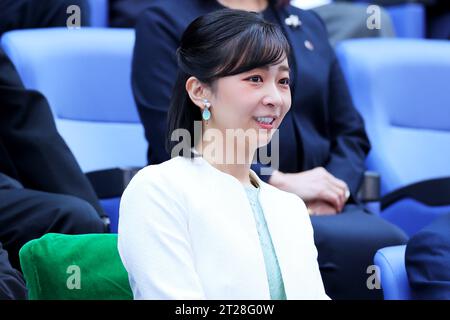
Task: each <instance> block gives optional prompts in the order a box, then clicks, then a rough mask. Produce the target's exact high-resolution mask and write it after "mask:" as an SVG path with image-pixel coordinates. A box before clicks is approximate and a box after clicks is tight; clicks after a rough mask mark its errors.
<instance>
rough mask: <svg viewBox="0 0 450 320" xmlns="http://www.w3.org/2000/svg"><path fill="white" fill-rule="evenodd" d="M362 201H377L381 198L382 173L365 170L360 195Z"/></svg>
mask: <svg viewBox="0 0 450 320" xmlns="http://www.w3.org/2000/svg"><path fill="white" fill-rule="evenodd" d="M357 197H358V199H359V201H361V202H375V201H379V200H380V174H379V173H378V172H374V171H365V172H364V177H363V181H362V183H361V187H360V188H359V191H358V195H357Z"/></svg>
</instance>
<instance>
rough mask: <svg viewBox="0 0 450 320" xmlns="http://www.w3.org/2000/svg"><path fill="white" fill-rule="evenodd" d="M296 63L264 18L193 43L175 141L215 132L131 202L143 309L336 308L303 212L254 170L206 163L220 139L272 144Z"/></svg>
mask: <svg viewBox="0 0 450 320" xmlns="http://www.w3.org/2000/svg"><path fill="white" fill-rule="evenodd" d="M288 56H289V44H288V42H287V40H286V38H285V37H284V35H283V33H282V32H281V30H280V29H279V28H278V27H277V26H276V25H274V24H271V23H269V22H266V21H264V20H263V19H262V18H261V17H260V16H259V15H257V14H255V13H250V12H246V11H239V10H231V9H224V10H220V11H216V12H213V13H210V14H207V15H204V16H201V17H199V18H197V19H196V20H194V21H193V22H192V23H191V24H190V25H189V26H188V28H187V29H186V31H185V32H184V34H183V37H182V40H181V45H180V47H179V48H178V50H177V57H178V65H179V67H180V70H179V73H178V78H177V82H176V85H175V88H174V91H173V96H172V101H171V107H170V112H169V133H171V132H173V131H175V130H179V129H183V130H187V131H188V132H189V133H190V134H192V135H193V134H194V127H195V122H200V124H201V125H202V126H203V127H205V130H204V134H203V135H200V136H199V138H198V140H197V141H195V139H194V141H193V140H192V139H187V141H185V142H182V143H184V144H185V145H186V146H187V148H188V151H189V152H187V153H185V154H182V156H176V157H173V158H172V159H171V160H168V161H166V162H163V163H161V164H158V165H150V166H148V167H146V168H145V169H143V170H141V171H140V172H139V173H138V174H137V175H136V176H135V177H134V178H133V180H132V181H131V182H130V184H129V185H128V187H127V189H126V190H125V193H124V195H123V197H122V201H121V205H120V220H119V241H118V246H119V253H120V256H121V258H122V261H123V264H124V266H125V268H126V269H127V271H128V274H129V280H130V285H131V288H132V290H133V294H134V298H135V299H282V300H284V299H328V297H327V295H326V294H325V290H324V287H323V283H322V279H321V276H320V272H319V267H318V263H317V250H316V248H315V246H314V239H313V232H312V226H311V222H310V220H309V216H308V213H307V210H306V207H305V204H304V203H303V201H302V200H301V199H300V198H299V197H298V196H296V195H294V194H290V193H287V192H284V191H281V190H279V189H277V188H275V187H272V186H270V185H269V184H267V183H265V182H263V181H262V180H261V179H260V178H259V177H258V176H257V175H256V173H255V172H253V171H252V170H250V165H251V163H250V162H248V161H246V162H243V163H237V162H236V161H235V160H234V158H229V157H228V156H229V154H228V153H227V154H226V156H227V160H229V161H227V162H226V163H218V162H217V161H215V158H213V157H210V154H209V153H208V152H206V150H207V148H209V147H211V146H212V147H213V149H215V150H216V151H218V150H220V149H222V148H223V145H221V143H222V142H223V140H221V139H215V140H213V141H211V140H208V139H206V138H205V136H207V135H208V134H209V133H210V132H212V131H216V132H218V133H219V136H220V135H225V137H226V138H228V136H227V133H225V131H227V130H232V131H233V132H234V133H236V132H237V136H239V137H240V136H241V135H242V134H243V135H245V134H247V132H248V131H250V132H252V131H257V133H256V135H255V137H256V139H254V140H253V142H248V141H247V140H245V139H244V140H240V142H238V143H235V144H234V145H233V147H232V148H231V149H228V148H225V151H226V152H228V151H230V150H232V151H238V152H239V151H242V150H245V151H250V152H251V153H255V151H256V148H258V147H259V146H261V145H265V144H267V143H268V142H269V141H270V139H271V134H272V132H270V131H273V130H270V131H269V130H268V129H276V128H277V127H278V126H279V125H280V123H281V121H282V120H283V117H284V115H285V114H286V112H287V111H288V110H289V108H290V105H291V97H290V95H291V94H290V88H289V63H288V59H287V57H288ZM170 142H171V141H170ZM247 160H249V159H247ZM292 248H296V250H292Z"/></svg>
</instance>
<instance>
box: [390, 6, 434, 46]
mask: <svg viewBox="0 0 450 320" xmlns="http://www.w3.org/2000/svg"><path fill="white" fill-rule="evenodd" d="M386 9H387V11H388V13H389V15H390V16H391V19H392V23H393V24H394V29H395V34H396V36H397V37H400V38H425V8H424V6H423V5H422V4H420V3H407V4H402V5H396V6H388V7H386Z"/></svg>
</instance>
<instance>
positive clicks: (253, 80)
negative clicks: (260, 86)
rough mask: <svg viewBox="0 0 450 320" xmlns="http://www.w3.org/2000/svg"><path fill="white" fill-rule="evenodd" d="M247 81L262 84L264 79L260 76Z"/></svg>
mask: <svg viewBox="0 0 450 320" xmlns="http://www.w3.org/2000/svg"><path fill="white" fill-rule="evenodd" d="M247 80H250V81H251V82H262V78H261V77H260V76H252V77H250V78H248V79H247Z"/></svg>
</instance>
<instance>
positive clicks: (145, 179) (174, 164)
mask: <svg viewBox="0 0 450 320" xmlns="http://www.w3.org/2000/svg"><path fill="white" fill-rule="evenodd" d="M192 161H193V160H191V159H188V158H184V157H181V156H177V157H173V158H172V159H170V160H167V161H164V162H162V163H159V164H151V165H148V166H146V167H144V168H142V169H141V170H139V171H138V172H137V173H136V175H135V176H134V177H133V179H131V182H130V184H131V183H132V182H135V183H136V182H137V183H147V184H148V183H151V184H161V183H167V182H171V181H172V180H175V181H177V182H178V183H181V182H182V178H183V175H186V174H187V173H188V171H189V170H188V167H189V166H192V165H193V163H192V164H190V163H189V162H192Z"/></svg>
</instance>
